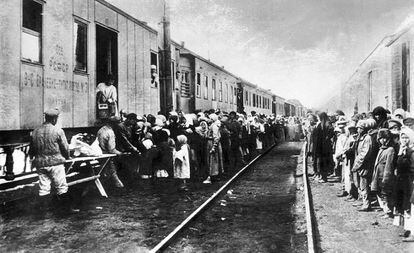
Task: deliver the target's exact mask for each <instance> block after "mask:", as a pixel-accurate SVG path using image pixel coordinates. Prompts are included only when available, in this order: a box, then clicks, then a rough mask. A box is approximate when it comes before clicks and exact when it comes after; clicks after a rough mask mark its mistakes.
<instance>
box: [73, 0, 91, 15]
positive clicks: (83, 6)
mask: <svg viewBox="0 0 414 253" xmlns="http://www.w3.org/2000/svg"><path fill="white" fill-rule="evenodd" d="M73 12H74V14H75V15H76V16H78V17H81V18H83V19H86V20H88V16H89V15H88V1H85V0H73Z"/></svg>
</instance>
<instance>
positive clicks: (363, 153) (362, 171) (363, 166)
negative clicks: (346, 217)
mask: <svg viewBox="0 0 414 253" xmlns="http://www.w3.org/2000/svg"><path fill="white" fill-rule="evenodd" d="M356 127H357V131H358V140H357V142H356V150H355V161H354V165H353V167H352V172H356V173H357V178H359V185H358V186H359V193H360V196H361V198H362V207H361V208H360V209H358V211H365V212H366V211H370V210H371V203H370V202H369V199H368V195H369V190H370V189H369V178H370V175H372V168H373V165H374V164H373V162H372V161H373V160H374V159H375V157H374V159H372V139H371V137H370V135H369V134H368V126H367V122H366V120H359V121H358V123H357V126H356ZM374 162H375V160H374Z"/></svg>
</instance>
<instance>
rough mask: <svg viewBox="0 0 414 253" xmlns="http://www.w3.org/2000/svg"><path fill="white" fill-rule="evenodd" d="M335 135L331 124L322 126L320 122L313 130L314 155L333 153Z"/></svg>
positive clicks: (322, 155)
mask: <svg viewBox="0 0 414 253" xmlns="http://www.w3.org/2000/svg"><path fill="white" fill-rule="evenodd" d="M334 137H335V133H334V129H333V127H332V125H329V126H327V127H324V128H322V126H321V124H318V126H317V127H316V128H315V131H314V139H313V140H314V141H313V143H314V145H313V153H314V154H315V156H316V157H325V156H330V155H332V154H333V141H332V140H333V138H334Z"/></svg>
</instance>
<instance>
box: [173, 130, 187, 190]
mask: <svg viewBox="0 0 414 253" xmlns="http://www.w3.org/2000/svg"><path fill="white" fill-rule="evenodd" d="M189 150H190V149H189V147H188V144H187V137H186V136H185V135H179V136H177V151H175V152H174V177H175V178H178V179H181V180H183V182H182V186H181V189H183V190H188V188H187V180H189V179H190V154H189Z"/></svg>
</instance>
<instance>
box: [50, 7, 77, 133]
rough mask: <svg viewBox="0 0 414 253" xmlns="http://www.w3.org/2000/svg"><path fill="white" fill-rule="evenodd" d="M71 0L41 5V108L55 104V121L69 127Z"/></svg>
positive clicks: (70, 112)
mask: <svg viewBox="0 0 414 253" xmlns="http://www.w3.org/2000/svg"><path fill="white" fill-rule="evenodd" d="M68 10H72V1H67V0H55V1H49V2H48V3H47V4H45V5H44V10H43V12H44V15H43V17H44V20H43V23H44V25H43V26H44V27H46V28H47V29H44V36H43V38H44V40H43V42H44V44H43V49H44V50H43V56H44V65H45V67H44V109H49V108H58V109H59V110H60V111H61V113H60V116H59V122H58V124H59V125H60V126H62V127H73V106H72V104H73V74H72V73H73V15H72V12H71V11H68Z"/></svg>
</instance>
